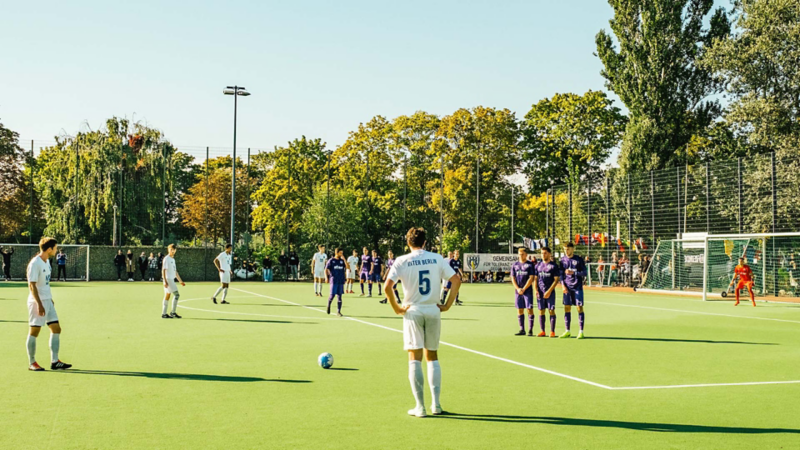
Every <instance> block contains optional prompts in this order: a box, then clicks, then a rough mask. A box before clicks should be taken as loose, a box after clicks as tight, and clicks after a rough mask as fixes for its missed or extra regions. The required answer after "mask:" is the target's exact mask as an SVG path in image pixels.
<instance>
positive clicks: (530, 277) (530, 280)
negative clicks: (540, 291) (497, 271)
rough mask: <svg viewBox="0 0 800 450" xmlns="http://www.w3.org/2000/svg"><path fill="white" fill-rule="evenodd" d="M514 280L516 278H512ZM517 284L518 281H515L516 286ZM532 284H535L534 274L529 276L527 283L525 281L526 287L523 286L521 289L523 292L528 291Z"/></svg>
mask: <svg viewBox="0 0 800 450" xmlns="http://www.w3.org/2000/svg"><path fill="white" fill-rule="evenodd" d="M512 280H514V279H513V278H512ZM516 284H517V282H516V281H514V285H515V286H516ZM531 286H533V275H531V276H529V277H528V282H527V283H525V287H523V288H522V289H520V290H521V291H522V292H525V291H527V290H528V289H529V288H530V287H531Z"/></svg>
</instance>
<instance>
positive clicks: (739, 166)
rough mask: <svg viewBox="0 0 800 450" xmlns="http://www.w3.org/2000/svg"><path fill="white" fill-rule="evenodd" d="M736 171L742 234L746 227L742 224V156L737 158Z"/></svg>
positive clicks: (740, 230) (740, 231) (740, 232)
mask: <svg viewBox="0 0 800 450" xmlns="http://www.w3.org/2000/svg"><path fill="white" fill-rule="evenodd" d="M736 172H737V178H738V180H737V182H738V184H737V191H738V196H739V234H742V230H743V229H744V227H743V226H742V225H743V224H742V222H743V219H742V157H741V156H740V157H738V158H736Z"/></svg>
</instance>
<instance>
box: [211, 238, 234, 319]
mask: <svg viewBox="0 0 800 450" xmlns="http://www.w3.org/2000/svg"><path fill="white" fill-rule="evenodd" d="M232 251H233V246H231V244H228V245H226V246H225V251H224V252H221V253H220V254H219V255H217V257H216V258H214V266H216V267H217V271H219V282H220V287H219V288H217V292H214V295H213V296H212V297H211V301H212V302H214V303H217V296H218V295H219V293H220V291H222V304H223V305H229V304H230V303H228V302H227V301H226V300H225V297H227V296H228V286H230V284H231V275H232V274H233V271H232V270H231V252H232Z"/></svg>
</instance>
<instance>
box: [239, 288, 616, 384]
mask: <svg viewBox="0 0 800 450" xmlns="http://www.w3.org/2000/svg"><path fill="white" fill-rule="evenodd" d="M232 289H235V290H237V291H239V292H245V293H247V294H251V295H257V296H259V297H264V298H268V299H272V300H277V301H279V302H284V303H288V304H290V305H297V306H302V307H303V308H307V309H311V310H314V311H319V312H321V313H323V314H326V312H325V311H323V310H321V309H318V308H314V307H311V306H305V305H301V304H299V303H295V302H290V301H289V300H284V299H281V298H277V297H270V296H269V295H263V294H258V293H255V292H250V291H245V290H243V289H236V288H232ZM344 318H345V319H348V320H352V321H353V322H359V323H363V324H364V325H370V326H373V327H377V328H383V329H384V330H389V331H394V332H395V333H402V332H403V330H398V329H396V328H391V327H387V326H383V325H378V324H377V323H372V322H367V321H366V320H361V319H356V318H354V317H347V316H345V317H344ZM440 344H442V345H447V346H449V347H453V348H457V349H459V350H463V351H465V352H470V353H474V354H476V355H481V356H485V357H487V358H491V359H496V360H498V361H503V362H507V363H509V364H515V365H517V366H521V367H525V368H528V369H533V370H538V371H539V372H544V373H547V374H550V375H555V376H557V377H561V378H566V379H569V380H572V381H577V382H579V383H584V384H588V385H591V386H595V387H599V388H603V389H613V388H611V387H609V386H605V385H602V384H600V383H595V382H593V381H588V380H584V379H582V378H578V377H573V376H570V375H567V374H563V373H559V372H554V371H552V370H548V369H544V368H542V367H536V366H532V365H530V364H525V363H521V362H518V361H513V360H510V359H506V358H502V357H500V356H495V355H490V354H488V353H484V352H480V351H477V350H473V349H470V348H466V347H461V346H460V345H455V344H451V343H449V342H444V341H441V342H440Z"/></svg>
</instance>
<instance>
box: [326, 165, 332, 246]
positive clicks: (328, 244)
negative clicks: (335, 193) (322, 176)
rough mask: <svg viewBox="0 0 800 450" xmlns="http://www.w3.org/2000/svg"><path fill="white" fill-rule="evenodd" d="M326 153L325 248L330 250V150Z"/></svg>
mask: <svg viewBox="0 0 800 450" xmlns="http://www.w3.org/2000/svg"><path fill="white" fill-rule="evenodd" d="M327 153H328V154H327V155H326V156H327V157H328V161H327V164H326V165H327V166H328V167H327V169H328V170H327V174H326V177H327V180H326V182H325V190H326V192H325V248H326V249H328V251H330V248H331V246H330V223H329V220H328V217H330V215H331V152H330V151H328V152H327Z"/></svg>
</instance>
